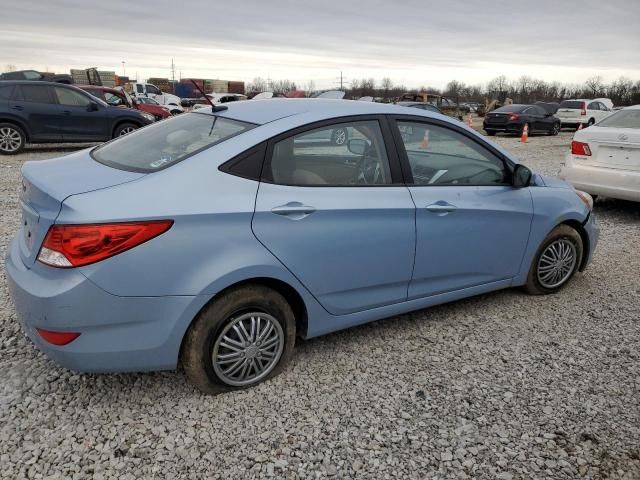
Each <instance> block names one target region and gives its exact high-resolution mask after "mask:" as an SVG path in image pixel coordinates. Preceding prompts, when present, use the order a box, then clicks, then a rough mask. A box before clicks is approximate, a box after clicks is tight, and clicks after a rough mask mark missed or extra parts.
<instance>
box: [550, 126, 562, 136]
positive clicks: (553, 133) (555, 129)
mask: <svg viewBox="0 0 640 480" xmlns="http://www.w3.org/2000/svg"><path fill="white" fill-rule="evenodd" d="M559 133H560V124H559V123H554V124H553V126H552V127H551V130H549V133H548V135H549V136H554V137H555V136H556V135H558V134H559Z"/></svg>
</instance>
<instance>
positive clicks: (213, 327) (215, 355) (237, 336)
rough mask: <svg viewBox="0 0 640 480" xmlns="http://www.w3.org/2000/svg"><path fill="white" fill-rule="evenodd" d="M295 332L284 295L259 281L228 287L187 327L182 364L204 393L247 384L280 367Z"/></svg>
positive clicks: (256, 381)
mask: <svg viewBox="0 0 640 480" xmlns="http://www.w3.org/2000/svg"><path fill="white" fill-rule="evenodd" d="M295 335H296V323H295V318H294V315H293V311H292V310H291V307H290V306H289V304H288V303H287V301H286V300H285V299H284V297H282V295H280V294H279V293H277V292H275V291H274V290H271V289H269V288H267V287H263V286H261V285H254V286H246V287H242V288H238V289H234V290H230V291H229V292H227V293H225V294H224V295H223V296H221V297H220V298H218V299H216V300H215V301H214V302H212V303H211V304H210V305H209V306H208V307H206V308H205V309H204V310H203V311H202V312H201V313H200V315H199V316H198V317H197V318H196V320H195V321H194V322H193V324H192V325H191V327H190V328H189V330H188V332H187V334H186V336H185V339H184V342H183V346H182V352H181V358H182V365H183V367H184V370H185V372H186V374H187V377H188V378H189V380H190V381H191V383H193V384H194V385H195V386H196V387H198V388H199V389H200V390H201V391H203V392H204V393H221V392H225V391H229V390H237V389H242V388H247V387H251V386H253V385H256V384H258V383H261V382H262V381H264V380H266V379H267V378H271V377H273V376H275V375H277V374H278V373H280V372H281V371H282V369H283V368H284V366H285V365H286V364H287V362H288V360H289V358H290V357H291V353H292V352H293V347H294V344H295Z"/></svg>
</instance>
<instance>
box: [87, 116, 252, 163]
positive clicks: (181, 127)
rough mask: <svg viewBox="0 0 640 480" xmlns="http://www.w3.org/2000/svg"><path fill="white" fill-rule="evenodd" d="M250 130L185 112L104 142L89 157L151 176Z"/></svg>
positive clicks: (243, 124)
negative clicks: (152, 173) (150, 174)
mask: <svg viewBox="0 0 640 480" xmlns="http://www.w3.org/2000/svg"><path fill="white" fill-rule="evenodd" d="M254 127H255V125H254V124H252V123H247V122H241V121H238V120H232V119H230V118H225V117H217V116H214V115H210V114H201V113H188V114H183V115H180V116H178V117H174V118H172V119H169V120H164V121H162V122H159V123H156V124H153V125H150V126H148V127H145V128H142V129H140V130H139V131H137V132H134V133H131V134H129V135H127V136H124V137H121V138H118V139H116V140H113V141H111V142H108V143H106V144H104V145H102V146H99V147H97V148H95V149H94V150H93V151H92V152H91V155H92V156H93V158H94V160H96V161H98V162H100V163H103V164H105V165H108V166H110V167H114V168H119V169H121V170H129V171H134V172H142V173H151V172H155V171H158V170H161V169H163V168H167V167H170V166H171V165H174V164H176V163H178V162H180V161H182V160H184V159H186V158H188V157H190V156H192V155H195V154H196V153H199V152H201V151H203V150H206V149H207V148H210V147H212V146H213V145H216V144H218V143H220V142H223V141H224V140H227V139H229V138H231V137H235V136H236V135H240V134H241V133H243V132H246V131H247V130H250V129H251V128H254Z"/></svg>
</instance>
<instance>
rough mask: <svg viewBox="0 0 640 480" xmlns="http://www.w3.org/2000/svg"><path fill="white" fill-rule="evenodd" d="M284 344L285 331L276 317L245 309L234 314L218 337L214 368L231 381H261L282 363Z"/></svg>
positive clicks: (214, 353)
mask: <svg viewBox="0 0 640 480" xmlns="http://www.w3.org/2000/svg"><path fill="white" fill-rule="evenodd" d="M284 344H285V338H284V331H283V330H282V327H281V326H280V323H279V322H278V321H277V320H276V319H275V318H274V317H272V316H271V315H269V314H267V313H263V312H250V313H245V314H243V315H240V316H238V317H235V318H233V319H232V320H231V321H230V322H229V323H228V324H227V325H226V326H225V328H224V329H223V330H222V331H221V332H220V334H219V335H218V337H217V338H216V340H215V343H214V345H213V351H212V354H211V357H212V362H213V369H214V371H215V373H216V375H217V376H218V378H220V380H222V381H223V382H224V383H226V384H227V385H232V386H236V387H241V386H246V385H251V384H253V383H257V382H258V381H260V380H261V379H263V378H264V377H266V376H267V375H268V374H269V373H270V372H271V371H272V370H273V369H274V368H275V366H276V365H277V364H278V361H279V360H280V357H281V356H282V351H283V349H284Z"/></svg>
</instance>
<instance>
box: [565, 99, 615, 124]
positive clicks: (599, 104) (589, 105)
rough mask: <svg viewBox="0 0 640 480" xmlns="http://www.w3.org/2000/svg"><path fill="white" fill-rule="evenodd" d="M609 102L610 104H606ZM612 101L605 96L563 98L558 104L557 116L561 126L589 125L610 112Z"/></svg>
mask: <svg viewBox="0 0 640 480" xmlns="http://www.w3.org/2000/svg"><path fill="white" fill-rule="evenodd" d="M608 104H610V105H611V106H608ZM612 108H613V103H611V100H609V99H607V98H599V99H597V100H585V99H577V100H563V101H562V102H560V105H559V106H558V112H557V113H556V115H557V117H558V118H559V119H560V122H561V124H562V128H565V127H570V128H578V127H579V126H580V124H582V125H583V126H585V127H589V126H591V125H593V124H594V123H597V122H599V121H600V120H602V119H603V118H605V117H608V116H609V115H611V113H612Z"/></svg>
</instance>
